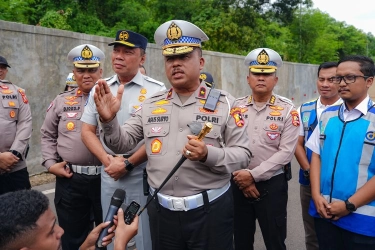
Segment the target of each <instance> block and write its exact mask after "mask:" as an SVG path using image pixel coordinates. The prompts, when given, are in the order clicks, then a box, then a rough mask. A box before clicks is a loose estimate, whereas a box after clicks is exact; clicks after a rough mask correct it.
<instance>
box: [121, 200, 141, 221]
mask: <svg viewBox="0 0 375 250" xmlns="http://www.w3.org/2000/svg"><path fill="white" fill-rule="evenodd" d="M140 207H141V206H140V205H139V204H138V203H137V202H135V201H132V202H131V203H130V205H129V206H128V207H127V208H126V210H125V213H124V221H125V224H127V225H130V224H131V223H132V222H133V220H134V217H135V216H136V215H137V212H138V210H139V208H140Z"/></svg>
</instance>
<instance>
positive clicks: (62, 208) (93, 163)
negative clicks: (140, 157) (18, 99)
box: [41, 88, 103, 249]
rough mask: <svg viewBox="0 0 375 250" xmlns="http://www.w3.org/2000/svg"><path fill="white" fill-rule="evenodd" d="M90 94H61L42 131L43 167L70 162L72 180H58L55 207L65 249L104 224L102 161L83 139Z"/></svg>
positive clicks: (77, 91)
mask: <svg viewBox="0 0 375 250" xmlns="http://www.w3.org/2000/svg"><path fill="white" fill-rule="evenodd" d="M87 98H88V95H84V94H83V93H82V91H81V90H80V89H79V88H77V89H73V90H71V91H66V92H64V93H62V94H59V95H58V96H57V97H56V98H55V99H54V100H53V101H52V103H51V104H50V106H49V107H48V109H47V114H46V117H45V120H44V123H43V125H42V128H41V134H42V138H41V148H42V156H43V163H42V164H43V166H45V167H46V168H47V169H49V168H50V167H51V166H52V165H54V164H55V163H57V162H60V161H66V162H68V165H67V167H71V170H72V171H73V172H74V173H73V176H72V177H71V178H65V177H58V176H57V177H56V192H55V200H54V202H55V207H56V213H57V217H58V220H59V224H60V226H61V227H62V228H63V229H64V230H65V233H64V235H63V238H62V244H63V248H64V249H74V248H75V247H76V246H80V244H82V243H83V241H84V240H85V238H86V237H87V235H88V234H89V233H90V231H91V230H92V228H93V222H92V212H93V215H94V220H95V224H96V225H98V224H100V223H101V222H102V221H103V218H102V207H101V203H100V169H101V162H100V161H99V160H98V159H97V158H96V157H95V156H94V155H93V154H92V153H91V152H90V151H89V150H88V149H87V148H86V146H85V144H83V142H82V140H81V128H82V122H81V121H80V118H81V116H82V113H83V110H84V107H85V103H86V101H87Z"/></svg>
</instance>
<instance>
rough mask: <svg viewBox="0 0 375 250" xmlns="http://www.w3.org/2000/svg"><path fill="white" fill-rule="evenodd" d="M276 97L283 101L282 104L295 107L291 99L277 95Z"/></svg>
mask: <svg viewBox="0 0 375 250" xmlns="http://www.w3.org/2000/svg"><path fill="white" fill-rule="evenodd" d="M276 96H277V98H279V99H280V101H282V102H286V103H288V104H290V105H292V106H294V103H293V102H292V100H290V99H288V98H286V97H284V96H280V95H276Z"/></svg>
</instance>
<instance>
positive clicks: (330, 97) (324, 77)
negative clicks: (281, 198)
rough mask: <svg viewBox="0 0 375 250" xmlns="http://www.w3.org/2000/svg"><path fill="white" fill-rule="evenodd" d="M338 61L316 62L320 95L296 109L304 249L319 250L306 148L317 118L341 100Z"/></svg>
mask: <svg viewBox="0 0 375 250" xmlns="http://www.w3.org/2000/svg"><path fill="white" fill-rule="evenodd" d="M336 68H337V62H324V63H322V64H320V65H319V68H318V79H317V81H316V85H317V89H318V92H319V95H320V96H319V98H318V99H316V100H313V101H309V102H306V103H303V104H302V105H301V107H300V109H299V111H300V112H299V114H300V119H301V121H302V126H300V129H299V138H298V143H297V147H296V153H295V156H296V159H297V161H298V163H299V164H300V167H301V168H300V171H299V183H300V184H301V185H300V199H301V208H302V219H303V226H304V228H305V244H306V249H307V250H318V249H319V245H318V239H317V238H316V234H315V226H314V218H313V217H311V216H310V215H309V206H310V200H311V188H310V162H311V154H312V151H311V150H309V149H306V148H305V143H306V142H307V140H308V139H309V138H310V136H311V134H312V132H313V131H314V129H315V127H316V126H317V125H318V121H319V117H320V115H321V114H322V112H323V111H324V110H325V109H326V108H327V107H329V106H332V105H339V104H341V103H342V100H341V99H340V96H339V91H338V89H339V86H338V84H336V83H335V76H336Z"/></svg>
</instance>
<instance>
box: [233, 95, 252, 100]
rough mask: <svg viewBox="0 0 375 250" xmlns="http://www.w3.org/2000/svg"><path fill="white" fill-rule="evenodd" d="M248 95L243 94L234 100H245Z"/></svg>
mask: <svg viewBox="0 0 375 250" xmlns="http://www.w3.org/2000/svg"><path fill="white" fill-rule="evenodd" d="M248 97H249V96H248V95H247V96H243V97H239V98H237V99H236V101H241V100H247V98H248Z"/></svg>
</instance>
